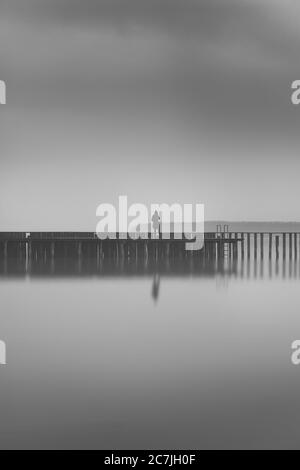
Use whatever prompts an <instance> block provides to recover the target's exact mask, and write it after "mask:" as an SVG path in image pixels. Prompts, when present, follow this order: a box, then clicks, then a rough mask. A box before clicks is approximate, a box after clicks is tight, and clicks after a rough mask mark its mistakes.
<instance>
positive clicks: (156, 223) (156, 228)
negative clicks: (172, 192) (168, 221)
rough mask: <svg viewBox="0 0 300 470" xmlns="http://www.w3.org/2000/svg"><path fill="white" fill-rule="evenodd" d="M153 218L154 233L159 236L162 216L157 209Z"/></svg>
mask: <svg viewBox="0 0 300 470" xmlns="http://www.w3.org/2000/svg"><path fill="white" fill-rule="evenodd" d="M151 220H152V226H153V231H154V235H158V236H159V226H160V217H159V215H158V212H157V211H155V212H154V214H153V216H152V219H151Z"/></svg>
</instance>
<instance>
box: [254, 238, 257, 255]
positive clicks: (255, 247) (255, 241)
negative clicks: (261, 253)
mask: <svg viewBox="0 0 300 470" xmlns="http://www.w3.org/2000/svg"><path fill="white" fill-rule="evenodd" d="M254 259H257V233H254Z"/></svg>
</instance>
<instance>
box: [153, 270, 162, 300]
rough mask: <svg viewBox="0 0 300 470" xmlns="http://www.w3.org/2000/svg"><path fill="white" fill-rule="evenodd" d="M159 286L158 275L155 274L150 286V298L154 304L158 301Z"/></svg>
mask: <svg viewBox="0 0 300 470" xmlns="http://www.w3.org/2000/svg"><path fill="white" fill-rule="evenodd" d="M159 284H160V275H159V273H155V274H154V277H153V284H152V297H153V299H154V301H155V302H157V300H158V295H159Z"/></svg>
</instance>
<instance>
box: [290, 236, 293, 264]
mask: <svg viewBox="0 0 300 470" xmlns="http://www.w3.org/2000/svg"><path fill="white" fill-rule="evenodd" d="M289 257H290V259H292V257H293V244H292V234H291V233H289Z"/></svg>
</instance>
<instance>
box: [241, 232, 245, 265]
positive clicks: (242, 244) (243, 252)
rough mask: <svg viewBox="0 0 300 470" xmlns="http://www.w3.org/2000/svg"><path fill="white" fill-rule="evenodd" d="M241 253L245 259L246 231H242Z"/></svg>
mask: <svg viewBox="0 0 300 470" xmlns="http://www.w3.org/2000/svg"><path fill="white" fill-rule="evenodd" d="M241 239H242V241H241V255H242V259H244V257H245V239H244V233H241Z"/></svg>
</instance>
